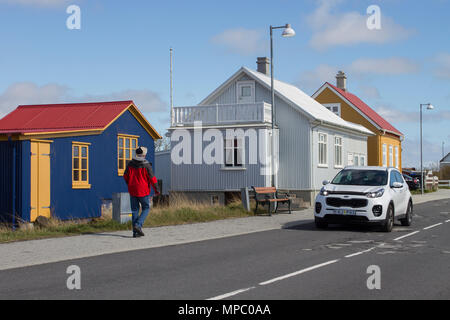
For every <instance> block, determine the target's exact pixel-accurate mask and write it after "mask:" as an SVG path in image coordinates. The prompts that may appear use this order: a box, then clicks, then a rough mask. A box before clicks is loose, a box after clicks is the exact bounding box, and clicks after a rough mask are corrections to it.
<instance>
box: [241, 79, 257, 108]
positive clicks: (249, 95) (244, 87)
mask: <svg viewBox="0 0 450 320" xmlns="http://www.w3.org/2000/svg"><path fill="white" fill-rule="evenodd" d="M237 103H255V81H238V82H237Z"/></svg>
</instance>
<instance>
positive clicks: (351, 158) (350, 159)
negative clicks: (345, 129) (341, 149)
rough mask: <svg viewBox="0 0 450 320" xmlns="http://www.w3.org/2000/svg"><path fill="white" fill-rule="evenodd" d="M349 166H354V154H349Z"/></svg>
mask: <svg viewBox="0 0 450 320" xmlns="http://www.w3.org/2000/svg"><path fill="white" fill-rule="evenodd" d="M347 165H348V166H352V165H353V153H349V154H348V155H347Z"/></svg>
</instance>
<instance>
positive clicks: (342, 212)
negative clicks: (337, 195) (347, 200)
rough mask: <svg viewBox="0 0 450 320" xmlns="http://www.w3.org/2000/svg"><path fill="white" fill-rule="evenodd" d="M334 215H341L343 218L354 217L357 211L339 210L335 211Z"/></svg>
mask: <svg viewBox="0 0 450 320" xmlns="http://www.w3.org/2000/svg"><path fill="white" fill-rule="evenodd" d="M334 214H340V215H343V216H354V215H356V210H347V209H338V210H334Z"/></svg>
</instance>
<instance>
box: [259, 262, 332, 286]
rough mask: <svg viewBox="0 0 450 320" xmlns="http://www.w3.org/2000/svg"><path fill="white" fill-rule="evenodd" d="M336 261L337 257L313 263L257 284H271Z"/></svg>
mask: <svg viewBox="0 0 450 320" xmlns="http://www.w3.org/2000/svg"><path fill="white" fill-rule="evenodd" d="M338 261H339V259H337V260H331V261H328V262H324V263H321V264H318V265H315V266H312V267H309V268H306V269H303V270H299V271H296V272H293V273H289V274H287V275H284V276H281V277H277V278H274V279H272V280H268V281H264V282H261V283H260V284H259V285H260V286H265V285H267V284H271V283H274V282H277V281H281V280H284V279H287V278H291V277H294V276H298V275H299V274H302V273H305V272H308V271H312V270H315V269H319V268H321V267H325V266H327V265H330V264H333V263H336V262H338Z"/></svg>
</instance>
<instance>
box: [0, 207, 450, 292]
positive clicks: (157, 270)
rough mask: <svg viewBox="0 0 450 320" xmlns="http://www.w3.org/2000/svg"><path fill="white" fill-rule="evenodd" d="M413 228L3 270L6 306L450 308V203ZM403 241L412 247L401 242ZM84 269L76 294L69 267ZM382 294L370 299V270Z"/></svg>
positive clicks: (271, 237)
mask: <svg viewBox="0 0 450 320" xmlns="http://www.w3.org/2000/svg"><path fill="white" fill-rule="evenodd" d="M414 213H415V217H414V221H413V225H412V226H411V227H402V226H400V225H396V227H395V228H394V231H393V232H392V233H382V232H379V231H377V230H376V229H373V228H369V227H343V226H332V227H330V228H329V229H328V230H317V229H316V228H315V227H314V224H313V222H312V220H311V221H309V222H306V223H302V224H301V225H298V226H295V227H291V228H287V229H282V230H273V231H266V232H260V233H253V234H248V235H242V236H235V237H230V238H223V239H217V240H208V241H202V242H196V243H190V244H185V245H176V246H168V247H161V248H153V249H146V250H137V251H129V252H124V253H117V254H110V255H102V256H97V257H91V258H85V259H78V260H70V261H63V262H58V263H51V264H44V265H38V266H32V267H26V268H17V269H10V270H5V271H0V299H212V298H213V299H250V300H253V299H258V300H260V299H450V201H449V200H440V201H435V202H429V203H424V204H419V205H417V206H415V208H414ZM401 237H403V238H401ZM71 265H76V266H78V267H79V268H80V270H81V290H69V289H68V288H67V286H66V281H67V279H68V277H69V274H67V273H66V271H67V268H68V267H69V266H71ZM373 265H375V266H377V267H378V268H379V272H380V285H381V288H380V289H373V290H369V289H368V287H367V280H368V278H369V277H371V276H373V274H372V273H370V274H369V273H367V269H368V267H369V266H373Z"/></svg>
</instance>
